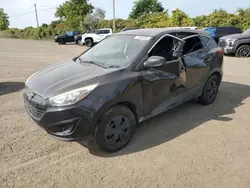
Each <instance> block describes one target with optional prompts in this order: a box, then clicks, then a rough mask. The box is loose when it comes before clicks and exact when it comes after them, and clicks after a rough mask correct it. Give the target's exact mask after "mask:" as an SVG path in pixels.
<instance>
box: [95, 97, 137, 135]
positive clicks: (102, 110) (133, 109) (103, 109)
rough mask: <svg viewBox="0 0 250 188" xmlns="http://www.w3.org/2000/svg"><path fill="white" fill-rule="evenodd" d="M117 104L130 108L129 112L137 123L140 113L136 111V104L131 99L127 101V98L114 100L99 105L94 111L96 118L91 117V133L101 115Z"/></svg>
mask: <svg viewBox="0 0 250 188" xmlns="http://www.w3.org/2000/svg"><path fill="white" fill-rule="evenodd" d="M118 105H121V106H125V107H127V108H128V109H129V110H131V112H132V113H133V114H134V116H135V119H136V122H137V123H138V122H139V118H140V114H139V111H138V108H139V107H138V106H136V104H134V103H133V102H131V101H128V100H124V101H116V102H112V103H109V104H108V105H105V106H103V107H101V108H100V109H99V110H98V111H97V112H96V115H97V116H96V118H95V119H93V121H92V123H93V125H95V126H93V127H92V133H94V131H95V128H96V125H97V123H98V122H99V121H100V119H101V118H102V116H103V115H104V114H105V113H106V112H107V111H108V110H109V109H111V108H113V107H114V106H118Z"/></svg>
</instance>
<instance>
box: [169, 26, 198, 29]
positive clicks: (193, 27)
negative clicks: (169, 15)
mask: <svg viewBox="0 0 250 188" xmlns="http://www.w3.org/2000/svg"><path fill="white" fill-rule="evenodd" d="M169 28H175V29H197V27H195V26H191V27H188V26H186V27H185V26H184V27H169Z"/></svg>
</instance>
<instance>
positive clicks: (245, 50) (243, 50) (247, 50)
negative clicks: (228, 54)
mask: <svg viewBox="0 0 250 188" xmlns="http://www.w3.org/2000/svg"><path fill="white" fill-rule="evenodd" d="M235 56H236V57H250V46H249V45H242V46H240V47H239V48H238V49H237V50H236V53H235Z"/></svg>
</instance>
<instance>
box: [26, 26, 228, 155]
mask: <svg viewBox="0 0 250 188" xmlns="http://www.w3.org/2000/svg"><path fill="white" fill-rule="evenodd" d="M222 65H223V50H221V49H220V48H219V47H218V45H217V44H216V42H215V41H214V39H213V38H212V37H211V36H210V35H209V34H208V33H206V32H202V31H197V30H190V29H138V30H131V31H126V32H120V33H117V34H114V35H111V36H109V37H107V38H106V39H104V40H102V41H101V42H100V43H98V44H96V45H95V46H94V47H92V48H89V49H88V50H87V51H85V52H84V53H83V54H81V55H79V56H78V57H75V58H73V60H72V61H66V62H63V63H57V64H54V65H51V66H49V67H47V68H45V69H44V70H42V71H40V72H37V73H35V74H34V75H32V76H31V77H29V78H28V80H27V81H26V86H25V91H24V103H25V107H26V110H27V112H28V114H29V115H30V116H31V118H32V119H33V120H34V121H35V122H36V123H37V124H38V125H40V126H41V127H43V128H44V129H45V130H46V131H47V132H48V133H49V134H50V135H53V136H54V137H57V138H58V139H62V140H68V141H76V140H78V141H79V140H81V143H85V145H86V146H87V147H89V148H94V149H97V151H98V150H103V151H107V152H114V151H118V150H120V149H122V148H123V147H125V146H126V145H127V144H128V143H129V141H130V139H131V138H132V136H133V134H134V132H135V130H136V126H137V123H140V122H142V121H144V120H146V119H149V118H151V117H153V116H155V115H157V114H159V113H162V112H164V111H166V110H169V109H170V108H173V107H175V106H177V105H180V104H182V103H185V102H187V101H189V100H192V99H198V100H199V102H200V103H201V104H204V105H208V104H211V103H213V102H214V101H215V98H216V96H217V93H218V89H219V86H220V83H221V80H222V76H223V73H222ZM176 121H178V120H176ZM183 126H185V125H183ZM149 139H150V138H149ZM82 140H83V141H82Z"/></svg>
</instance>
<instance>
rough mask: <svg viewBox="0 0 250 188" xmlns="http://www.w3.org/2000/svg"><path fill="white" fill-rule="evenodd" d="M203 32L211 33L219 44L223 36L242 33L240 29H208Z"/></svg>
mask: <svg viewBox="0 0 250 188" xmlns="http://www.w3.org/2000/svg"><path fill="white" fill-rule="evenodd" d="M202 30H203V31H207V32H209V33H210V34H211V36H212V37H213V38H214V40H215V41H216V42H217V43H218V42H219V39H220V38H221V37H223V36H226V35H232V34H240V33H242V30H241V29H240V28H238V27H207V28H203V29H202Z"/></svg>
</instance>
